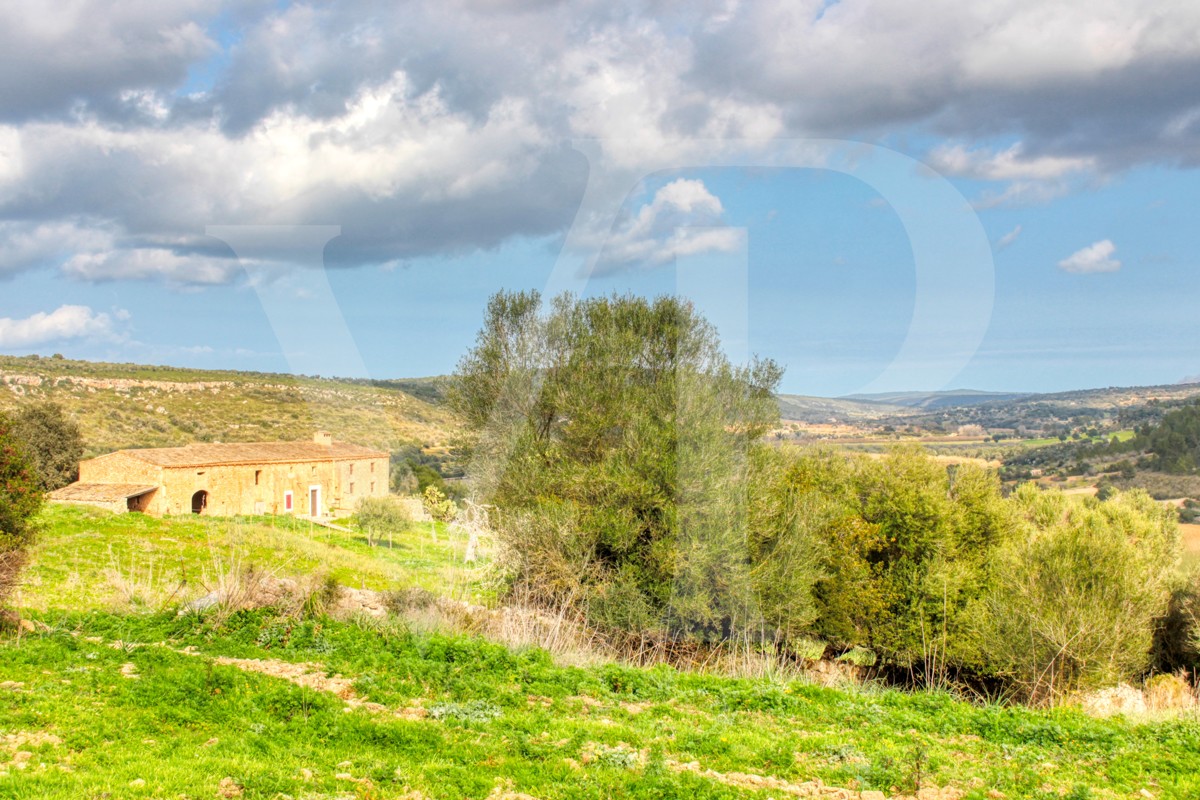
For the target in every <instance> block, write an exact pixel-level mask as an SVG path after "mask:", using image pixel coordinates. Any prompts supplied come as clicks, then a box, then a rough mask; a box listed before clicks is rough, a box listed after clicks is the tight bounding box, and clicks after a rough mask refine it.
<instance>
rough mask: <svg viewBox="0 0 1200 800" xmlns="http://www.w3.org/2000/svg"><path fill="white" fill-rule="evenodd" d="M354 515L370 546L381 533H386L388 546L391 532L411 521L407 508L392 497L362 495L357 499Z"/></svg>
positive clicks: (402, 527) (390, 540)
mask: <svg viewBox="0 0 1200 800" xmlns="http://www.w3.org/2000/svg"><path fill="white" fill-rule="evenodd" d="M354 516H355V519H356V521H357V522H358V526H359V528H361V529H362V531H363V533H365V534H366V536H367V545H368V546H371V547H373V546H374V545H375V542H376V541H377V540H378V538H379V536H380V534H383V533H386V534H387V536H388V544H389V547H390V546H391V542H392V536H393V534H395V533H396V532H397V531H400V530H403V529H404V528H405V527H407V526H408V525H409V523H411V522H412V515H411V514H410V513H409V511H408V508H407V507H406V506H404V505H401V504H400V503H399V502H397V501H396V499H395V498H392V497H364V498H363V499H361V500H359V501H358V507H357V508H356V509H355V511H354Z"/></svg>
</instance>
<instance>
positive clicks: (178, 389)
mask: <svg viewBox="0 0 1200 800" xmlns="http://www.w3.org/2000/svg"><path fill="white" fill-rule="evenodd" d="M39 400H51V401H54V402H56V403H59V404H61V405H62V406H63V407H64V408H65V409H66V410H67V412H68V414H69V415H70V416H71V417H72V418H73V419H74V420H75V421H76V422H77V423H78V424H79V426H80V428H81V429H82V431H83V435H84V440H85V447H86V450H87V454H88V455H96V454H99V453H104V452H109V451H111V450H116V449H120V448H124V447H165V446H173V445H183V444H187V443H188V442H217V441H221V442H246V441H281V440H289V439H307V438H308V437H310V436H311V435H312V432H313V431H314V430H316V429H322V430H328V431H331V432H332V433H333V435H334V437H335V438H336V439H339V440H343V441H349V442H355V443H357V444H362V445H366V446H370V447H377V448H381V449H385V450H389V451H395V450H397V449H399V448H401V447H404V446H412V445H417V446H424V447H444V446H445V445H446V444H447V443H448V442H449V440H450V438H451V437H452V436H453V435H454V432H455V423H454V420H453V417H452V416H451V415H450V413H449V412H448V411H447V410H446V409H444V408H442V407H440V406H438V405H435V404H433V403H431V402H429V401H428V400H426V399H422V398H419V397H415V396H414V395H412V394H410V393H408V392H406V391H404V390H403V389H401V388H399V387H397V386H391V385H388V384H386V383H383V382H369V381H351V380H338V379H329V378H310V377H304V376H294V375H276V374H267V373H256V372H229V371H207V370H195V369H182V368H177V367H158V366H144V365H140V364H107V363H99V362H89V361H72V360H69V359H59V358H38V357H36V356H32V357H23V358H18V357H13V356H0V410H4V409H12V408H14V407H16V406H17V405H19V404H21V403H27V402H34V401H39Z"/></svg>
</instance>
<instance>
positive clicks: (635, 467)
mask: <svg viewBox="0 0 1200 800" xmlns="http://www.w3.org/2000/svg"><path fill="white" fill-rule="evenodd" d="M780 376H781V371H780V369H779V368H778V367H777V366H776V365H775V364H774V363H773V362H771V361H754V362H753V363H751V364H748V365H745V366H734V365H732V364H730V363H729V361H728V359H727V358H726V357H725V355H724V354H723V352H722V351H721V349H720V343H719V340H718V337H717V333H716V330H715V329H714V328H713V327H712V325H711V324H709V323H708V322H707V321H705V320H704V319H703V318H702V317H701V316H700V315H699V314H697V313H696V311H695V310H694V308H693V307H692V306H691V305H690V304H689V303H687V302H686V301H683V300H680V299H677V298H673V297H662V298H658V299H656V300H653V301H650V300H646V299H644V298H640V297H633V296H611V297H602V298H588V299H581V298H576V297H572V296H569V295H564V296H561V297H558V298H556V299H555V300H554V301H553V302H552V303H551V304H550V308H549V310H548V311H547V312H546V313H543V311H542V301H541V297H540V296H539V295H538V294H537V293H536V292H514V293H508V292H502V293H500V294H498V295H496V296H494V297H493V298H492V299H491V302H489V304H488V309H487V313H486V316H485V320H484V325H483V329H482V330H481V331H480V333H479V336H478V339H477V341H476V344H475V347H474V348H472V350H471V351H470V352H469V353H468V354H467V355H466V356H465V357H464V358H463V359H462V361H461V362H460V364H459V367H458V370H457V372H456V374H455V376H454V378H453V380H452V382H451V386H450V390H449V392H448V397H449V400H450V402H451V404H452V406H453V407H454V408H455V409H456V410H457V411H458V412H459V413H460V414H461V415H462V417H463V419H464V420H465V421H466V423H467V427H468V429H469V431H470V432H471V440H470V442H469V443H468V445H469V450H470V453H471V464H472V472H471V478H472V480H473V481H474V485H475V487H476V490H477V491H478V492H480V493H481V494H482V495H484V497H485V499H486V500H487V501H488V502H491V503H495V504H496V505H498V506H499V507H500V508H501V509H503V511H504V514H505V515H506V519H504V520H501V525H500V528H501V537H502V539H507V541H508V542H509V544H510V545H511V546H512V548H513V550H514V552H516V553H518V554H519V558H518V559H517V560H518V562H519V566H518V568H517V571H518V573H519V579H520V580H522V581H523V582H524V585H525V586H526V587H527V588H530V590H531V591H533V592H534V593H535V594H537V595H538V596H539V597H540V598H541V599H543V600H546V601H553V600H555V599H558V600H562V599H564V598H567V597H569V598H570V600H571V601H572V602H575V603H579V604H580V605H581V606H582V607H585V608H586V609H587V611H588V613H589V615H590V616H591V618H592V619H593V620H594V621H597V622H599V623H601V624H602V625H604V626H606V627H612V628H616V629H620V630H625V631H647V630H659V629H661V628H662V626H664V625H665V626H669V627H673V628H676V629H682V630H687V631H692V632H707V634H711V635H714V636H720V635H722V634H723V633H724V632H727V631H728V629H729V627H730V626H731V625H733V624H735V620H736V619H737V617H738V614H739V611H738V608H737V607H736V606H738V601H737V600H736V599H735V598H734V597H733V595H734V594H736V592H732V591H725V590H726V589H728V588H729V587H735V586H739V585H744V584H747V583H748V581H747V580H744V579H743V580H741V581H740V582H739V581H738V580H734V579H733V578H732V577H730V575H729V574H727V573H729V572H731V571H732V572H748V569H749V565H748V555H747V554H746V548H745V537H744V514H743V513H742V510H743V509H744V503H745V495H744V492H745V484H744V476H745V470H746V459H745V453H746V446H747V444H748V443H749V442H751V441H753V440H755V439H756V438H758V437H759V436H761V435H762V434H763V433H764V432H765V431H766V430H767V429H768V428H769V427H770V426H771V425H772V424H774V423H775V422H776V421H777V420H778V413H779V412H778V409H777V407H776V405H775V401H774V395H773V392H774V390H775V387H776V385H777V384H778V381H779V378H780ZM505 531H509V535H508V536H507V537H506V536H505V533H504V532H505ZM743 577H744V576H743ZM717 595H720V596H717ZM702 635H703V634H702Z"/></svg>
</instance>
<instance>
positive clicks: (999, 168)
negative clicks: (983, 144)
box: [929, 142, 1096, 181]
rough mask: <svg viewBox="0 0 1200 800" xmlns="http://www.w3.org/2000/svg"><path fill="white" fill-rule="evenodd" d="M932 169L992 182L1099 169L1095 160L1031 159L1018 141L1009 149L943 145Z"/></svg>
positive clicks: (934, 155) (937, 150)
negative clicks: (996, 150)
mask: <svg viewBox="0 0 1200 800" xmlns="http://www.w3.org/2000/svg"><path fill="white" fill-rule="evenodd" d="M929 161H930V166H932V167H933V168H934V169H936V170H938V171H939V172H944V173H946V174H948V175H954V176H957V177H966V178H974V179H976V180H988V181H1012V180H1047V179H1052V178H1061V177H1063V176H1065V175H1068V174H1070V173H1073V172H1084V171H1088V170H1092V169H1094V168H1095V167H1096V160H1095V159H1094V158H1080V157H1073V158H1065V157H1059V156H1038V157H1028V156H1026V155H1025V146H1024V145H1023V144H1022V143H1021V142H1017V143H1016V144H1014V145H1012V146H1011V147H1009V148H1008V149H1006V150H1001V151H1000V152H994V151H992V150H989V149H987V148H979V149H976V150H968V149H967V148H966V147H964V146H962V145H961V144H957V145H942V146H940V147H938V148H935V149H934V150H933V152H932V153H930V155H929Z"/></svg>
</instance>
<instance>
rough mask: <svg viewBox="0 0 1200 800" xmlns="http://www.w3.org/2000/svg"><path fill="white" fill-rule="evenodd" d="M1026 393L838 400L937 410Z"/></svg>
mask: <svg viewBox="0 0 1200 800" xmlns="http://www.w3.org/2000/svg"><path fill="white" fill-rule="evenodd" d="M1028 396H1029V395H1028V393H1014V392H981V391H976V390H974V389H954V390H950V391H944V392H886V393H883V394H851V395H846V396H845V397H842V398H839V399H841V400H854V401H857V402H861V403H872V404H875V403H878V404H880V405H886V406H903V407H906V408H920V409H938V408H953V407H959V406H976V405H979V404H981V403H993V402H1004V401H1011V400H1021V399H1024V398H1026V397H1028Z"/></svg>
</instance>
